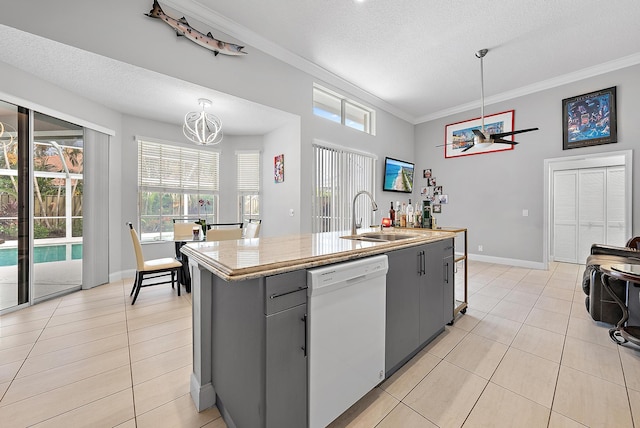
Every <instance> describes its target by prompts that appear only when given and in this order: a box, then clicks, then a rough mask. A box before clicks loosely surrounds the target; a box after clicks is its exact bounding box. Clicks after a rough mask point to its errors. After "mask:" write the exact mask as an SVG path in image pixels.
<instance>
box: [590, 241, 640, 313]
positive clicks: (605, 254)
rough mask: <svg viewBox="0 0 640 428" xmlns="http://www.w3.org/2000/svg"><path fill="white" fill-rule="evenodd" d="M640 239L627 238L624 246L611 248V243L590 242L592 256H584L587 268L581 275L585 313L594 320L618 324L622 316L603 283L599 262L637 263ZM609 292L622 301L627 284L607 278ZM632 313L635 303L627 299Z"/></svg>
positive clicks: (624, 297)
mask: <svg viewBox="0 0 640 428" xmlns="http://www.w3.org/2000/svg"><path fill="white" fill-rule="evenodd" d="M638 241H639V238H638V237H636V238H632V239H630V240H629V241H628V242H627V244H626V247H614V246H611V245H602V244H593V245H592V246H591V255H589V257H587V261H586V268H585V270H584V273H583V275H582V290H583V291H584V292H585V294H586V295H587V297H586V298H585V305H586V307H587V312H589V314H590V315H591V318H593V320H594V321H601V322H604V323H607V324H613V325H615V324H617V323H618V321H619V320H620V318H622V315H623V314H622V310H621V309H620V306H619V305H618V304H617V303H616V301H615V299H614V298H613V297H612V296H611V294H610V293H609V292H608V291H607V290H606V289H605V287H604V285H603V284H602V277H601V274H600V265H602V264H609V265H611V264H625V263H628V264H640V251H638V249H637V242H638ZM609 285H610V286H611V287H610V289H611V291H612V292H613V293H614V294H615V295H616V297H617V298H619V299H620V300H622V301H625V300H626V292H627V291H626V290H627V284H626V282H624V281H619V280H616V279H611V280H610V281H609ZM630 304H631V305H632V308H630V310H631V309H634V310H632V311H631V312H632V314H633V316H634V317H635V316H637V314H635V312H636V311H635V308H633V306H635V302H630Z"/></svg>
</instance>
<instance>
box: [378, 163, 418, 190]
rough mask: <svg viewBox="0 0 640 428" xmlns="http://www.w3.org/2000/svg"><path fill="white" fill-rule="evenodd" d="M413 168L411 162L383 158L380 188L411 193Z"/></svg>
mask: <svg viewBox="0 0 640 428" xmlns="http://www.w3.org/2000/svg"><path fill="white" fill-rule="evenodd" d="M413 170H414V165H413V164H412V163H411V162H405V161H401V160H398V159H393V158H389V157H387V158H385V159H384V184H383V186H382V190H386V191H389V192H402V193H411V192H412V191H413Z"/></svg>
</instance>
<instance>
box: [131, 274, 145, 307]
mask: <svg viewBox="0 0 640 428" xmlns="http://www.w3.org/2000/svg"><path fill="white" fill-rule="evenodd" d="M142 277H143V274H142V272H138V275H137V277H136V294H135V295H134V296H133V302H131V304H132V305H133V304H134V303H136V299H137V298H138V293H140V287H141V286H142Z"/></svg>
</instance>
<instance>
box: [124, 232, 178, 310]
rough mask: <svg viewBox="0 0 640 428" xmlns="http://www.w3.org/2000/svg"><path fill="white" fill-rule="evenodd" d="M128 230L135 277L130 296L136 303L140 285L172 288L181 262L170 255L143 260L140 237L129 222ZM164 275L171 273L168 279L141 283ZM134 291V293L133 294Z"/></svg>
mask: <svg viewBox="0 0 640 428" xmlns="http://www.w3.org/2000/svg"><path fill="white" fill-rule="evenodd" d="M127 225H128V226H129V231H130V233H131V241H132V243H133V249H134V252H135V253H136V279H135V281H134V283H133V288H132V289H131V294H129V295H130V296H132V295H133V301H132V302H131V304H132V305H133V304H134V303H136V299H137V298H138V293H140V289H141V288H142V287H150V286H152V285H160V284H169V283H171V288H174V286H175V283H176V277H178V279H179V278H180V272H181V271H182V263H181V262H179V261H178V260H176V259H173V258H171V257H167V258H163V259H153V260H145V259H144V256H143V254H142V246H141V245H140V238H138V233H137V232H136V230H135V229H134V228H133V224H131V222H129V223H127ZM166 275H171V280H170V281H161V282H155V281H154V282H152V283H150V284H142V282H143V281H144V280H145V279H154V278H158V277H162V276H166ZM134 293H135V295H134ZM178 296H180V282H179V281H178Z"/></svg>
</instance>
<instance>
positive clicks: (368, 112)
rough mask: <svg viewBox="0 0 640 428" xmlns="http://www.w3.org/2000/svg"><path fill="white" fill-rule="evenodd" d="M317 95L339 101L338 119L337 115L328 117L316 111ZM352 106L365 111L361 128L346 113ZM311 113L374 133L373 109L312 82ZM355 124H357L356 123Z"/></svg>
mask: <svg viewBox="0 0 640 428" xmlns="http://www.w3.org/2000/svg"><path fill="white" fill-rule="evenodd" d="M317 95H321V96H323V97H328V98H330V99H333V100H334V101H335V102H339V103H340V112H339V113H340V118H339V120H338V117H337V116H336V117H329V115H325V114H321V113H320V112H318V111H317V110H316V107H315V106H316V103H317V102H319V100H318V98H319V97H317ZM349 107H350V108H354V109H357V110H361V111H363V112H364V113H365V120H364V123H363V124H362V129H361V128H360V126H359V125H360V123H359V122H354V123H351V121H350V119H349V117H348V115H347V109H348V108H349ZM325 111H326V112H329V111H328V110H325ZM313 114H315V115H316V116H319V117H322V118H325V119H327V120H331V121H332V122H336V123H340V124H342V125H344V126H347V127H349V128H351V129H355V130H357V131H360V132H364V133H366V134H370V135H376V133H375V117H376V112H375V110H373V109H371V108H369V107H367V106H365V105H363V104H360V103H358V102H356V101H354V100H351V99H349V98H347V97H345V96H344V95H341V94H339V93H337V92H335V91H332V90H331V89H327V88H325V87H323V86H320V85H318V84H317V83H314V84H313ZM356 124H357V125H356Z"/></svg>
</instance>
